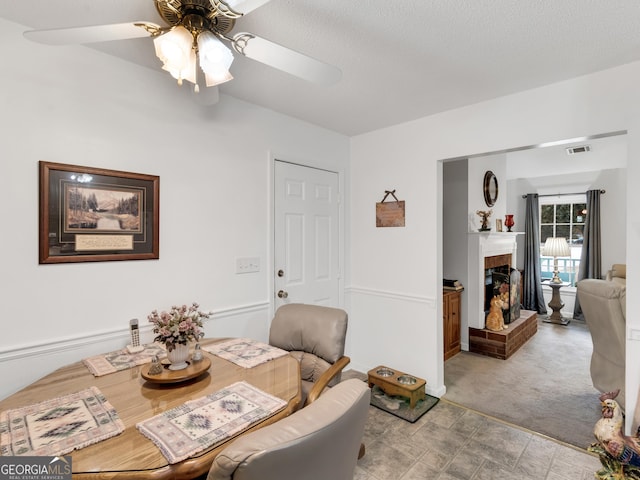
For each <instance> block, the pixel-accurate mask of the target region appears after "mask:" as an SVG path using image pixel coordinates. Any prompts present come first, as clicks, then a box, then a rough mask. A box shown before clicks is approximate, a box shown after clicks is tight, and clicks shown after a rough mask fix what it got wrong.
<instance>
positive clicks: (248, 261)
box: [236, 257, 260, 273]
mask: <svg viewBox="0 0 640 480" xmlns="http://www.w3.org/2000/svg"><path fill="white" fill-rule="evenodd" d="M259 271H260V257H241V258H236V273H254V272H259Z"/></svg>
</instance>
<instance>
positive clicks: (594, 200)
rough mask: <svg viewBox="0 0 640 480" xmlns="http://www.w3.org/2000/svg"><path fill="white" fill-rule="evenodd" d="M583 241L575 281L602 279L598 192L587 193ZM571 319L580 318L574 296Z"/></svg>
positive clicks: (578, 305) (579, 308) (580, 309)
mask: <svg viewBox="0 0 640 480" xmlns="http://www.w3.org/2000/svg"><path fill="white" fill-rule="evenodd" d="M583 236H584V240H583V243H582V255H581V256H580V268H579V269H578V277H577V281H580V280H582V279H584V278H602V258H601V256H600V190H589V191H588V192H587V218H586V220H585V222H584V234H583ZM573 318H582V308H581V307H580V302H579V301H578V296H577V295H576V303H575V307H574V309H573Z"/></svg>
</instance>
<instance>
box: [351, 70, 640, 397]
mask: <svg viewBox="0 0 640 480" xmlns="http://www.w3.org/2000/svg"><path fill="white" fill-rule="evenodd" d="M639 80H640V63H634V64H629V65H626V66H622V67H619V68H615V69H611V70H607V71H604V72H600V73H597V74H593V75H589V76H585V77H580V78H577V79H574V80H570V81H566V82H561V83H558V84H554V85H551V86H548V87H544V88H539V89H535V90H530V91H527V92H522V93H519V94H514V95H510V96H506V97H502V98H498V99H495V100H492V101H488V102H483V103H480V104H477V105H471V106H468V107H465V108H461V109H457V110H453V111H449V112H445V113H442V114H439V115H434V116H431V117H426V118H423V119H420V120H416V121H413V122H409V123H406V124H402V125H397V126H394V127H391V128H387V129H383V130H380V131H376V132H371V133H368V134H364V135H360V136H358V137H355V138H353V139H352V157H351V161H352V164H351V172H352V183H351V186H352V189H351V195H352V200H353V202H352V212H351V215H352V242H353V245H354V246H356V245H357V246H358V248H357V249H356V248H354V249H353V251H352V255H351V266H352V283H353V285H354V286H357V292H355V294H354V295H352V299H351V314H352V319H353V321H352V323H351V326H350V328H351V329H352V331H353V332H354V334H356V335H358V336H359V337H362V338H365V337H368V338H369V339H370V342H372V344H374V345H376V346H378V345H380V344H381V343H384V344H385V348H383V349H380V350H377V351H372V350H370V349H366V348H364V343H363V346H361V348H359V349H356V351H354V352H352V354H353V356H355V360H356V362H362V364H363V365H362V368H363V369H364V368H366V367H373V366H375V365H377V364H379V363H385V362H386V361H387V360H391V359H392V357H393V360H394V361H395V362H397V363H396V364H395V365H392V366H396V367H397V368H400V369H406V370H408V371H413V372H415V374H418V375H421V376H424V378H426V379H427V381H428V388H430V389H431V391H434V392H441V391H443V390H445V379H444V377H443V367H442V365H443V362H442V350H441V346H442V345H441V344H442V342H441V340H440V337H441V336H442V312H441V308H442V306H441V291H440V285H439V282H440V279H441V274H442V263H441V259H440V254H441V252H442V229H441V228H438V227H440V226H441V225H442V218H441V217H442V209H441V200H440V195H441V174H442V173H441V172H442V168H441V165H440V162H439V160H441V159H446V158H463V157H465V156H468V155H474V154H481V153H485V152H495V151H501V150H506V149H509V148H517V147H521V146H525V145H537V144H540V143H544V142H549V141H555V140H561V139H567V138H576V137H580V136H585V135H592V134H597V133H605V132H613V131H619V130H625V129H626V130H628V132H629V134H628V145H629V159H634V158H636V157H637V156H638V155H639V154H640V89H638V87H637V85H638V81H639ZM614 87H615V88H614ZM550 112H552V113H550ZM390 159H392V160H393V161H389V160H390ZM637 164H638V162H635V161H629V167H628V169H627V181H628V184H630V185H635V184H637V183H638V181H639V180H640V167H638V166H636V165H637ZM389 187H394V188H397V189H398V191H399V192H400V194H401V195H402V196H403V197H405V199H406V200H407V211H408V212H412V214H411V215H407V223H406V224H407V227H406V228H405V229H395V231H394V232H388V231H381V229H378V230H377V231H376V229H375V227H374V226H373V222H372V216H371V212H372V209H373V204H374V202H375V201H376V198H378V197H379V195H380V192H382V191H383V190H384V189H388V188H389ZM630 190H631V189H630ZM631 196H632V193H631V191H628V194H627V198H628V200H627V205H633V204H632V203H630V202H631ZM416 211H419V212H420V214H415V212H416ZM516 221H517V220H516ZM626 221H627V225H628V229H627V244H628V245H637V244H638V242H639V241H640V223H639V221H638V218H637V216H635V215H633V209H632V208H627V216H626ZM387 230H388V229H387ZM636 250H637V249H629V252H628V254H627V265H628V269H629V276H630V278H631V280H630V281H629V283H628V285H629V288H630V289H631V290H632V291H634V290H633V288H634V287H636V286H637V280H635V281H634V279H636V278H637V273H636V272H637V270H638V266H640V258H639V255H640V254H638V253H636ZM404 295H409V296H410V298H408V299H405V298H404ZM371 296H376V297H377V298H378V299H379V302H378V303H377V304H376V305H375V308H372V305H371V303H370V302H369V299H370V297H371ZM416 298H418V299H420V308H419V309H416V308H415V303H416V302H415V299H416ZM380 303H383V304H385V305H386V306H387V307H388V308H382V306H381V305H380ZM418 310H419V311H418ZM627 310H628V312H629V315H628V317H627V322H628V325H629V326H632V325H633V326H634V327H635V328H639V326H640V316H639V315H638V313H640V300H639V299H638V298H637V296H635V297H634V296H633V295H630V296H629V297H628V304H627ZM389 312H393V313H392V314H389ZM369 325H376V326H379V327H377V328H376V329H375V330H370V329H369V328H368V326H369ZM396 331H398V332H403V333H404V335H400V334H399V333H397V334H396V333H395V332H396ZM382 335H389V336H388V337H386V338H385V339H384V340H382V339H381V336H382ZM436 337H437V338H436ZM436 346H437V348H436ZM639 383H640V348H638V345H637V342H633V341H629V346H628V348H627V391H630V392H635V391H637V390H638V385H639ZM594 401H597V399H594ZM634 405H635V398H634V395H633V394H631V395H628V397H627V408H629V409H632V408H633V406H634Z"/></svg>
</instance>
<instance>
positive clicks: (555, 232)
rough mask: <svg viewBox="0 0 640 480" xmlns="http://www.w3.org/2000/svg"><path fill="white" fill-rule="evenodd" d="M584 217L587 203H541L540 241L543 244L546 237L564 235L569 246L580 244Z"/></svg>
mask: <svg viewBox="0 0 640 480" xmlns="http://www.w3.org/2000/svg"><path fill="white" fill-rule="evenodd" d="M586 217H587V204H586V203H584V202H582V203H551V204H546V205H541V206H540V243H541V244H542V245H544V242H545V241H546V240H547V238H548V237H565V238H566V239H567V242H569V245H570V246H571V247H574V246H581V245H582V240H583V234H584V222H585V219H586ZM580 250H582V248H580ZM572 256H573V255H572Z"/></svg>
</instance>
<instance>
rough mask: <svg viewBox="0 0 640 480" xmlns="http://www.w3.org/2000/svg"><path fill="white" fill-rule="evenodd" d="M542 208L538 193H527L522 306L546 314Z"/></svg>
mask: <svg viewBox="0 0 640 480" xmlns="http://www.w3.org/2000/svg"><path fill="white" fill-rule="evenodd" d="M539 215H540V210H539V208H538V194H537V193H530V194H528V195H527V206H526V215H525V219H524V280H523V281H524V292H523V293H524V298H523V299H522V306H523V307H524V309H525V310H532V311H534V312H538V313H539V314H546V313H547V307H546V306H545V304H544V295H543V294H542V284H541V283H540V282H541V280H542V275H540V218H539Z"/></svg>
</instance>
